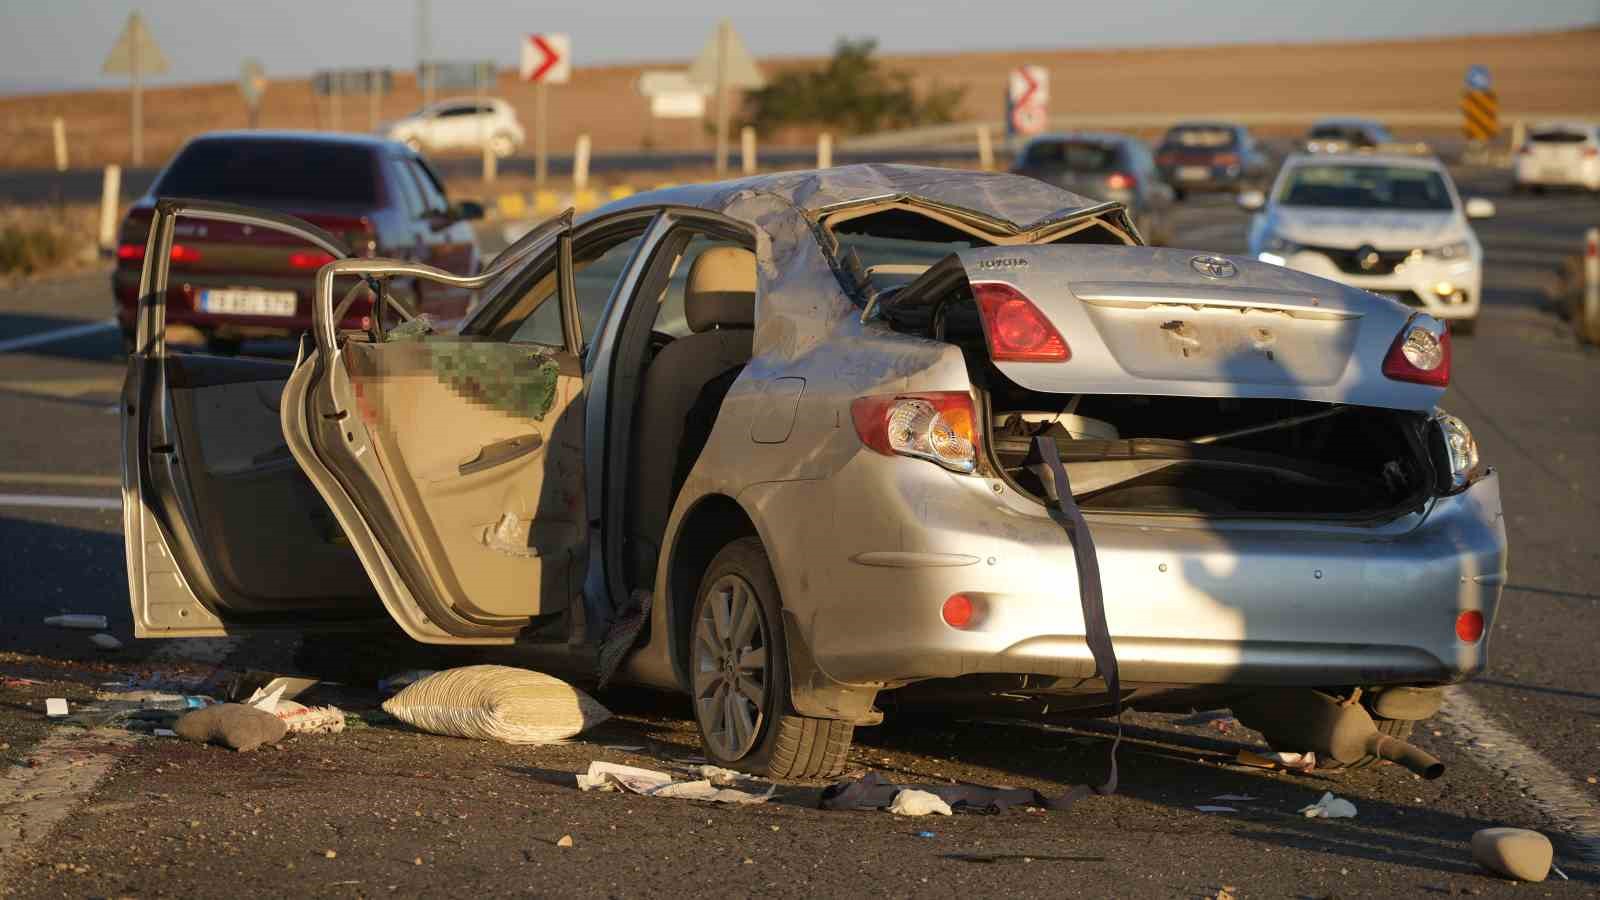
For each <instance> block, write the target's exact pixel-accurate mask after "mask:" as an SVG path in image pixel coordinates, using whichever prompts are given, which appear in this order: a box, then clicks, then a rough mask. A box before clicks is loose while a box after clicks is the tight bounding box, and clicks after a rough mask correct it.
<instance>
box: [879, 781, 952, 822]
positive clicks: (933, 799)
mask: <svg viewBox="0 0 1600 900" xmlns="http://www.w3.org/2000/svg"><path fill="white" fill-rule="evenodd" d="M889 812H892V813H894V814H895V815H897V816H926V815H930V814H933V813H937V814H939V815H941V816H948V815H952V812H951V810H950V804H948V803H946V802H944V801H943V800H941V799H939V795H938V794H930V793H928V792H927V791H919V790H916V789H914V788H908V789H906V790H903V791H901V792H900V793H898V794H895V795H894V802H893V803H890V804H889Z"/></svg>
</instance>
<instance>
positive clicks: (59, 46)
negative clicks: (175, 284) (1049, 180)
mask: <svg viewBox="0 0 1600 900" xmlns="http://www.w3.org/2000/svg"><path fill="white" fill-rule="evenodd" d="M430 5H431V7H432V13H431V19H432V28H431V30H430V31H431V41H432V50H433V55H434V56H435V57H436V58H442V59H495V60H498V61H499V62H501V63H502V64H505V65H511V64H514V62H515V60H516V52H517V51H516V44H517V36H518V35H520V34H522V33H525V32H533V31H565V32H567V33H569V34H571V35H572V41H573V49H574V57H575V61H576V63H577V64H578V65H584V64H592V63H602V62H630V61H648V60H654V61H669V60H675V59H687V58H689V57H691V56H693V55H694V54H695V53H696V52H697V51H698V50H699V49H700V47H701V45H702V44H703V43H704V41H705V40H706V38H707V36H708V35H709V34H710V31H711V28H712V25H713V23H714V22H715V21H716V19H718V18H719V17H723V16H727V17H731V18H732V19H733V22H734V26H735V27H736V28H737V29H738V31H739V33H740V34H741V35H742V36H743V37H744V39H745V42H746V43H747V45H748V46H749V47H750V49H751V51H752V52H754V53H755V54H757V55H767V54H781V55H802V54H820V53H824V52H826V51H827V50H828V48H829V47H830V46H831V45H832V43H833V41H834V39H835V38H837V37H839V36H841V35H843V36H850V37H860V36H875V37H877V38H878V39H879V41H880V46H881V47H882V48H883V49H884V50H886V51H951V50H969V49H970V50H980V49H1014V48H1026V47H1070V46H1102V47H1113V46H1115V47H1125V46H1138V45H1163V44H1211V43H1222V42H1229V43H1234V42H1240V41H1315V40H1337V39H1341V38H1375V37H1414V36H1427V35H1446V34H1464V33H1486V32H1502V31H1530V30H1538V29H1547V28H1562V27H1571V26H1575V25H1594V24H1597V23H1600V0H1523V2H1514V0H1456V2H1444V0H1420V2H1405V0H1398V2H1397V0H1320V2H1319V0H1176V2H1170V3H1158V2H1149V0H1089V2H1082V0H1077V2H1074V0H1053V2H1039V0H985V2H964V0H920V2H916V3H914V4H896V3H891V2H877V0H744V2H737V3H736V2H731V0H671V2H662V0H653V2H646V0H543V2H539V3H532V2H526V3H515V2H503V0H502V2H494V0H432V2H431V4H430ZM135 9H138V10H140V11H141V12H143V13H144V16H145V20H146V22H147V24H148V25H149V26H150V28H151V30H152V31H153V33H154V35H155V38H156V41H157V43H158V44H160V46H161V48H162V49H163V50H164V51H165V52H166V56H167V59H168V60H169V61H170V62H171V64H172V68H171V71H170V72H169V74H167V75H166V76H163V77H161V78H158V79H153V81H154V82H155V83H162V82H186V81H215V80H220V79H230V78H233V77H235V75H236V73H237V72H238V67H239V60H240V59H241V58H243V57H248V56H254V57H257V58H259V59H261V60H262V61H263V62H264V63H265V66H266V69H267V72H268V74H269V75H272V74H281V75H303V74H306V73H309V72H310V71H312V70H314V69H318V68H324V67H337V66H396V67H409V66H411V65H413V64H414V63H415V61H416V58H417V21H418V13H417V9H418V2H417V0H320V2H309V0H254V2H249V3H245V2H239V0H144V2H130V0H0V91H5V92H14V91H18V90H40V89H51V88H60V87H67V86H73V87H84V86H89V87H93V86H104V87H113V86H116V85H118V84H121V83H124V82H123V81H122V80H121V79H116V78H111V77H108V76H102V75H100V74H99V72H100V64H101V62H102V61H103V60H104V58H105V55H106V53H107V52H108V51H109V50H110V49H111V45H112V44H113V43H114V42H115V40H116V36H117V33H118V32H119V31H120V30H121V28H122V25H123V22H124V20H125V19H126V18H127V16H128V13H129V12H130V11H132V10H135Z"/></svg>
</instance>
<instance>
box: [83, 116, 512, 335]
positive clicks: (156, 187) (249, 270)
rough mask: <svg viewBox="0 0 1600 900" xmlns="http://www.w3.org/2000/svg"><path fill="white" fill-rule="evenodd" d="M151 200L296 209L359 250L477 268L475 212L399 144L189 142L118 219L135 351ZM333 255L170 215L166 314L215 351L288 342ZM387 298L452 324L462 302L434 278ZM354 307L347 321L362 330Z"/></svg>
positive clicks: (268, 139)
mask: <svg viewBox="0 0 1600 900" xmlns="http://www.w3.org/2000/svg"><path fill="white" fill-rule="evenodd" d="M158 197H185V198H199V199H205V200H223V201H228V202H231V203H241V204H246V205H249V206H255V207H261V208H266V209H271V210H275V211H278V212H284V213H288V214H290V215H293V216H297V217H299V218H301V219H304V220H306V221H308V222H311V223H312V224H314V225H318V226H321V227H322V228H323V229H325V230H327V231H329V232H331V233H333V234H334V235H335V236H336V237H338V238H340V239H341V240H343V241H344V242H345V244H346V245H347V246H348V247H349V248H350V250H351V252H352V253H353V254H354V255H356V256H386V257H395V258H399V259H410V260H416V261H418V262H425V263H428V264H429V265H433V266H437V267H438V268H441V269H444V270H446V271H449V272H454V273H457V274H463V275H466V274H473V273H476V272H477V271H478V268H479V265H480V259H479V254H478V244H477V239H476V237H475V235H474V234H473V230H472V226H471V224H470V223H469V220H472V219H477V218H481V217H482V216H483V207H482V206H481V205H479V204H477V203H474V202H471V201H463V202H459V203H451V202H450V200H449V199H448V197H447V195H446V194H445V189H444V184H443V182H442V181H441V180H440V179H439V177H438V174H437V173H436V172H435V171H434V170H433V167H432V166H430V165H429V164H428V161H427V160H426V159H424V158H423V157H422V156H420V155H418V154H417V153H416V152H415V151H413V150H411V149H409V148H407V147H406V146H405V145H404V144H400V143H398V142H395V141H388V140H383V139H380V138H372V137H363V136H357V135H337V134H320V133H312V132H269V131H243V132H218V133H213V134H207V135H202V136H201V137H198V138H195V139H194V140H192V141H190V142H189V143H188V144H186V145H185V146H184V147H183V149H182V150H180V151H178V154H177V155H176V156H175V157H173V159H172V161H171V162H170V163H168V164H167V167H166V169H164V170H163V171H162V172H161V174H160V176H158V177H157V178H156V181H155V183H154V184H153V185H152V186H151V188H150V191H149V193H148V194H146V195H145V196H144V197H142V198H140V199H139V201H138V202H137V203H136V204H134V207H133V209H132V210H130V211H129V213H128V217H127V219H126V220H125V221H124V222H123V224H122V231H121V235H120V237H119V239H118V244H117V267H116V270H115V271H114V272H113V274H112V276H111V286H112V291H113V293H114V294H115V297H116V307H117V321H118V322H119V323H120V324H121V326H122V333H123V336H124V341H125V342H126V343H128V344H130V345H131V343H132V336H133V329H134V313H135V309H136V307H137V305H138V292H139V271H140V269H141V268H142V265H143V262H144V253H145V240H146V237H147V235H148V233H149V225H150V220H151V216H152V211H153V209H154V206H155V201H156V198H158ZM331 259H332V257H330V256H328V254H326V253H324V252H322V251H321V250H318V249H316V248H314V247H311V246H310V245H307V244H301V243H299V242H297V241H296V240H294V239H293V238H291V237H289V236H287V235H284V234H282V233H280V232H276V231H271V230H266V229H256V228H252V227H251V226H249V225H235V224H231V223H222V222H198V221H190V222H183V223H179V225H178V227H177V234H176V235H175V238H174V243H173V246H172V270H171V271H172V276H171V277H172V280H171V284H170V287H169V288H168V292H167V321H168V323H169V324H185V325H190V326H193V327H194V328H196V329H198V330H199V331H200V333H201V334H202V335H203V336H204V337H205V339H206V343H207V345H208V346H209V347H210V348H211V349H212V351H214V352H222V353H232V352H236V351H237V350H238V349H239V344H240V342H241V341H242V340H244V339H246V338H259V337H293V336H295V335H298V334H300V333H301V332H304V331H305V330H307V329H308V328H310V327H311V291H312V282H313V278H314V276H315V275H316V273H317V270H318V269H320V268H321V267H322V266H323V265H324V264H325V263H328V262H330V261H331ZM395 287H396V288H397V290H396V296H397V298H400V299H402V301H403V302H406V303H408V304H410V305H412V306H413V310H414V311H415V312H419V313H428V314H429V315H431V316H432V317H433V318H434V319H435V320H439V321H448V320H451V319H457V318H460V317H461V316H462V315H463V314H464V313H465V312H466V308H467V303H468V301H469V299H470V298H469V296H468V295H467V294H466V293H463V292H460V291H452V290H445V289H441V288H439V287H438V286H436V285H428V286H427V287H425V288H423V289H421V291H420V292H419V291H417V290H416V289H415V288H413V289H412V290H411V291H409V292H408V291H407V290H406V286H405V285H398V284H397V285H396V286H395ZM369 314H370V306H368V305H366V304H364V303H362V302H359V301H358V303H357V304H356V305H355V306H353V307H352V308H351V310H350V312H349V314H348V317H347V319H346V320H345V323H344V324H345V325H346V326H347V327H350V328H365V327H367V324H368V323H367V321H366V319H367V317H368V315H369Z"/></svg>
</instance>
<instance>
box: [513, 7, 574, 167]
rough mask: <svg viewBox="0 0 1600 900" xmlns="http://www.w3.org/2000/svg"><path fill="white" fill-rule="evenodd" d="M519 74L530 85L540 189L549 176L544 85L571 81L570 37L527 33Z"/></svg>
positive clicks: (536, 165)
mask: <svg viewBox="0 0 1600 900" xmlns="http://www.w3.org/2000/svg"><path fill="white" fill-rule="evenodd" d="M518 71H519V74H520V75H521V76H522V80H523V81H531V82H533V181H534V184H535V185H538V186H540V187H542V186H543V185H544V182H545V178H546V177H547V176H548V175H549V168H548V166H549V155H548V152H547V150H548V144H547V140H548V135H549V129H548V128H547V127H546V126H547V122H546V115H547V112H546V107H547V106H548V104H549V99H548V98H547V97H546V96H545V92H546V85H551V84H566V83H567V82H568V81H571V80H572V38H570V37H569V36H567V35H565V34H554V33H551V34H530V35H528V36H527V37H525V38H523V39H522V60H521V65H520V66H519V69H518Z"/></svg>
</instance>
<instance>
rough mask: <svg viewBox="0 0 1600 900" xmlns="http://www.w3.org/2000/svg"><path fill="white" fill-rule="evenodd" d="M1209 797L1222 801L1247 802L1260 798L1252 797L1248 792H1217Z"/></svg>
mask: <svg viewBox="0 0 1600 900" xmlns="http://www.w3.org/2000/svg"><path fill="white" fill-rule="evenodd" d="M1211 799H1213V800H1221V801H1223V802H1224V803H1248V802H1250V801H1251V800H1260V799H1261V798H1260V797H1252V796H1250V795H1249V794H1218V795H1216V796H1215V797H1212V798H1211Z"/></svg>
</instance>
